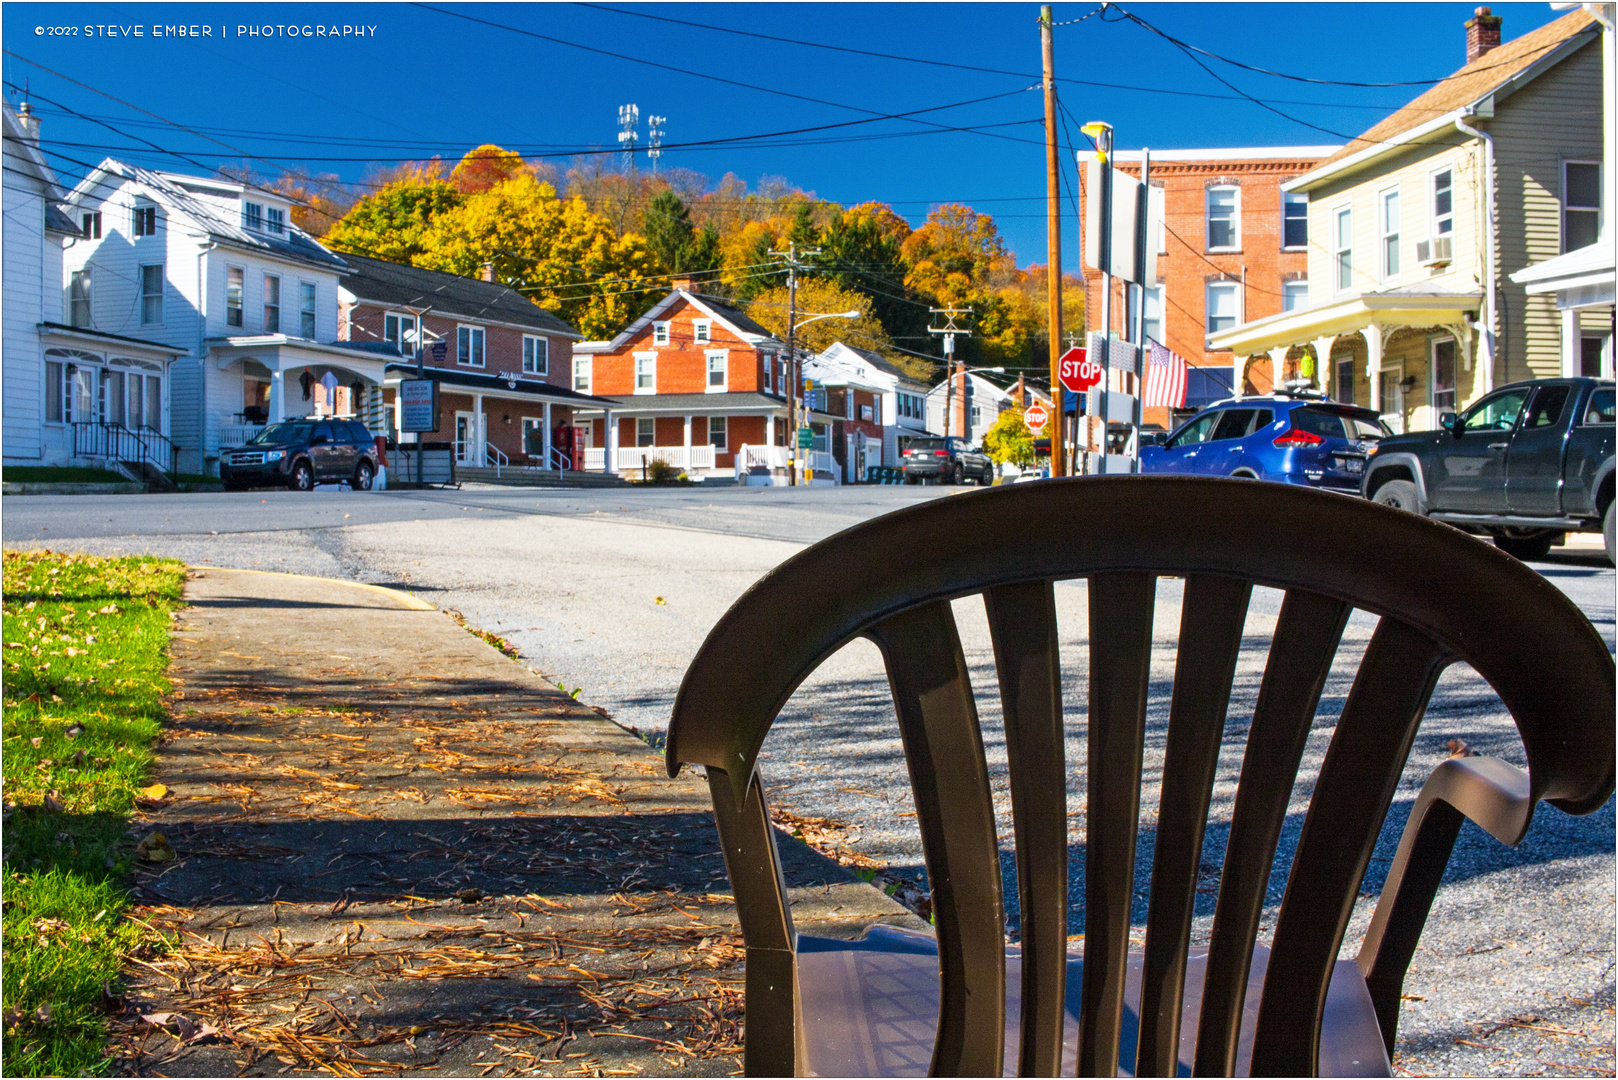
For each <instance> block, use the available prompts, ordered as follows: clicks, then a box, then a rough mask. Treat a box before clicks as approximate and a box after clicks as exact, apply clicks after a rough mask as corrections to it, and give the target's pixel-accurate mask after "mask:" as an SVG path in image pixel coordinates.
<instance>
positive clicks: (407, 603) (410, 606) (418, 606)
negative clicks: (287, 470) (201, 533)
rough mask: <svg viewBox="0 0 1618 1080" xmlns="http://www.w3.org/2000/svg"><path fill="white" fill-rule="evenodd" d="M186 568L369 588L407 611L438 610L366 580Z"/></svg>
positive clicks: (407, 595)
mask: <svg viewBox="0 0 1618 1080" xmlns="http://www.w3.org/2000/svg"><path fill="white" fill-rule="evenodd" d="M186 570H188V571H191V570H195V571H201V572H203V573H207V572H209V571H213V570H229V571H230V572H231V573H232V574H262V575H264V576H265V577H279V578H295V579H297V580H299V581H320V582H324V583H325V584H327V585H346V586H348V587H349V588H351V589H369V590H370V591H371V592H374V593H381V594H382V595H383V596H386V597H388V598H390V599H392V600H397V601H398V602H399V604H400V605H401V606H402V607H404V608H405V609H406V610H407V611H437V610H439V609H438V608H437V607H434V606H433V605H432V604H429V603H428V602H427V601H425V600H421V599H418V598H417V597H415V596H412V595H411V594H410V593H407V592H401V591H400V590H398V589H390V588H388V587H387V586H386V585H372V584H370V583H369V582H364V581H344V580H343V579H342V578H329V577H316V576H315V575H314V574H285V573H281V572H280V571H277V570H243V569H241V568H239V567H235V566H197V565H195V564H194V563H193V564H188V565H187V566H186Z"/></svg>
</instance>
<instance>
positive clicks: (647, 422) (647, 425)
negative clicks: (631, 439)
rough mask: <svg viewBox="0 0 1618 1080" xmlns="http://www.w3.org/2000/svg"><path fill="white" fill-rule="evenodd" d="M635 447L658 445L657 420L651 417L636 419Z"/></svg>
mask: <svg viewBox="0 0 1618 1080" xmlns="http://www.w3.org/2000/svg"><path fill="white" fill-rule="evenodd" d="M635 445H636V446H656V445H657V420H656V419H655V418H653V417H650V416H641V417H636V419H635Z"/></svg>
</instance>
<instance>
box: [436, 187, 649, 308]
mask: <svg viewBox="0 0 1618 1080" xmlns="http://www.w3.org/2000/svg"><path fill="white" fill-rule="evenodd" d="M422 246H423V248H424V249H425V250H424V251H423V253H422V254H421V255H419V256H417V257H416V259H415V260H414V261H415V263H416V265H418V266H425V267H428V268H430V269H434V270H447V271H449V272H450V273H455V274H463V275H467V276H472V275H475V274H477V273H478V271H479V268H480V267H482V265H483V264H484V263H493V264H494V274H495V278H496V280H499V281H503V282H505V283H506V284H508V285H510V286H512V287H513V288H516V289H520V290H522V292H523V294H524V295H525V296H527V297H528V298H529V299H530V300H532V301H533V302H534V303H536V304H538V305H540V306H541V307H543V308H545V309H546V310H548V311H553V312H555V313H556V314H558V315H560V316H561V317H562V318H564V319H566V320H568V321H569V322H571V323H572V324H573V325H574V326H576V327H578V328H579V331H580V332H581V333H582V334H584V336H585V337H587V338H604V337H610V336H611V335H612V334H614V333H616V332H617V331H618V330H620V329H621V328H622V327H623V326H624V325H625V324H627V323H628V322H630V321H631V320H632V319H634V318H635V317H636V316H637V315H639V314H640V313H641V312H642V311H644V310H645V309H646V308H647V307H648V306H649V304H650V303H651V301H652V300H653V299H655V295H653V294H654V293H656V292H660V291H661V290H660V289H658V288H657V287H656V285H655V284H654V283H653V281H654V279H655V273H656V270H657V267H656V259H655V258H654V257H653V255H652V254H651V252H650V251H649V250H648V249H647V247H646V243H645V241H644V240H643V239H642V238H641V237H640V236H639V235H637V234H635V233H626V234H625V235H623V236H619V235H617V234H616V233H615V232H614V231H613V228H612V224H611V222H609V221H608V220H607V219H606V218H604V217H602V216H601V215H600V214H595V213H592V212H591V211H590V209H589V207H587V206H586V205H585V204H584V201H583V200H582V199H559V198H557V197H556V189H555V188H553V187H551V185H550V184H548V183H542V182H540V181H539V180H536V179H535V178H534V177H533V176H531V175H528V174H527V173H523V174H520V175H518V176H514V177H512V178H511V179H509V180H505V181H502V182H500V183H498V184H496V185H494V186H493V187H491V188H490V189H489V190H488V191H485V192H482V193H480V194H477V195H472V196H469V197H468V198H467V199H466V201H465V202H464V203H463V204H462V205H461V206H459V207H458V208H456V209H455V210H452V211H450V212H448V213H445V214H442V215H440V216H439V217H438V218H437V220H436V221H435V222H434V224H433V228H432V229H431V230H430V231H429V232H428V234H427V236H426V237H425V238H424V240H423V245H422Z"/></svg>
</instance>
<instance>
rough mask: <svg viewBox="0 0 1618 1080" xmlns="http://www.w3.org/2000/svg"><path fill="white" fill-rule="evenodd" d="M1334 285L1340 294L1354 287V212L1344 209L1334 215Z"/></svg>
mask: <svg viewBox="0 0 1618 1080" xmlns="http://www.w3.org/2000/svg"><path fill="white" fill-rule="evenodd" d="M1332 253H1333V257H1332V263H1333V273H1332V284H1334V285H1335V286H1336V287H1337V291H1338V292H1347V291H1348V290H1349V289H1352V288H1353V287H1354V211H1353V208H1352V207H1347V206H1345V207H1343V208H1341V209H1340V210H1338V211H1336V212H1335V213H1334V214H1333V215H1332Z"/></svg>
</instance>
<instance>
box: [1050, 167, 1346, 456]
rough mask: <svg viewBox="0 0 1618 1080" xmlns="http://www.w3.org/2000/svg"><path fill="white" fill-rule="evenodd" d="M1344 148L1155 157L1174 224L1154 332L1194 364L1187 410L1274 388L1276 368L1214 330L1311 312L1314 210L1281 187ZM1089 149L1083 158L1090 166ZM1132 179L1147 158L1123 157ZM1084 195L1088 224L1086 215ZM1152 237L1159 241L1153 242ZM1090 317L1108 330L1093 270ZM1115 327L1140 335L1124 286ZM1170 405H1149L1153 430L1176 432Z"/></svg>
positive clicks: (1165, 236) (1161, 243)
mask: <svg viewBox="0 0 1618 1080" xmlns="http://www.w3.org/2000/svg"><path fill="white" fill-rule="evenodd" d="M1338 149H1339V147H1336V146H1275V147H1250V148H1241V149H1225V150H1153V151H1152V173H1151V183H1152V186H1154V187H1161V188H1162V189H1163V197H1164V216H1165V219H1166V220H1165V222H1164V228H1163V230H1162V232H1161V233H1160V234H1159V235H1158V236H1157V237H1155V242H1156V244H1157V250H1158V255H1157V277H1158V280H1157V283H1156V284H1155V285H1154V286H1153V287H1152V288H1150V289H1148V290H1146V334H1147V336H1148V337H1149V338H1152V339H1153V340H1155V341H1158V342H1161V343H1162V344H1164V345H1167V346H1168V347H1169V348H1170V349H1172V350H1173V351H1175V352H1177V353H1179V354H1180V355H1181V356H1183V357H1185V359H1186V363H1187V364H1188V365H1189V366H1190V368H1191V373H1190V379H1189V382H1188V386H1187V394H1186V407H1187V408H1188V409H1194V408H1197V407H1200V406H1201V405H1205V404H1207V403H1209V402H1211V401H1216V400H1218V399H1220V398H1223V397H1228V396H1229V395H1230V394H1231V393H1232V392H1233V391H1234V392H1236V393H1244V392H1245V393H1267V392H1269V391H1270V390H1271V389H1272V381H1271V375H1270V372H1269V370H1268V368H1267V366H1266V367H1256V366H1254V365H1251V364H1248V363H1246V362H1245V361H1244V362H1242V363H1240V364H1238V363H1237V359H1236V356H1235V354H1233V353H1230V352H1218V351H1214V350H1211V349H1209V348H1208V346H1207V338H1208V335H1209V334H1213V333H1216V332H1218V331H1221V330H1226V329H1231V328H1233V327H1236V326H1239V325H1241V324H1243V323H1246V322H1250V321H1252V320H1253V319H1257V318H1261V317H1263V316H1265V315H1270V314H1274V313H1277V312H1280V311H1283V310H1287V311H1290V310H1293V309H1294V308H1303V307H1307V306H1308V305H1309V204H1308V200H1307V198H1305V197H1302V196H1286V197H1283V195H1282V192H1281V184H1282V183H1283V182H1284V181H1287V180H1291V179H1293V178H1294V177H1297V176H1301V175H1303V174H1304V173H1306V172H1308V171H1309V170H1310V169H1312V168H1314V167H1315V166H1316V165H1317V164H1319V163H1320V162H1321V161H1322V160H1324V159H1325V158H1327V157H1329V156H1330V155H1331V154H1333V153H1335V152H1336V151H1337V150H1338ZM1089 156H1090V155H1089V154H1087V153H1085V154H1080V155H1079V158H1080V164H1081V165H1083V164H1084V163H1085V161H1087V160H1088V158H1089ZM1113 158H1114V165H1115V166H1116V167H1117V168H1118V169H1119V171H1121V172H1126V173H1129V174H1130V175H1132V176H1137V177H1138V176H1139V175H1140V162H1141V154H1140V152H1139V151H1127V150H1126V151H1119V152H1116V153H1115V154H1114V155H1113ZM1088 194H1089V193H1088V192H1086V191H1083V190H1081V191H1080V192H1079V198H1080V202H1081V208H1080V220H1081V221H1082V220H1084V217H1083V215H1084V210H1083V206H1082V203H1083V200H1084V198H1085V197H1086V196H1087V195H1088ZM1148 242H1152V239H1150V238H1149V240H1148ZM1084 275H1085V311H1086V312H1088V313H1090V318H1091V319H1092V320H1094V325H1093V326H1092V327H1091V328H1092V329H1094V330H1097V331H1099V330H1100V320H1101V306H1102V305H1101V274H1100V272H1099V271H1097V270H1095V269H1093V268H1091V267H1088V266H1087V267H1085V268H1084ZM1111 328H1112V330H1113V331H1114V332H1116V333H1117V334H1118V335H1119V336H1120V337H1124V338H1126V339H1133V337H1134V333H1135V314H1134V298H1133V297H1128V298H1126V296H1125V290H1124V288H1123V286H1122V285H1121V284H1117V283H1115V284H1114V291H1113V301H1112V327H1111ZM1168 412H1169V411H1168V410H1167V409H1148V410H1146V416H1145V417H1144V420H1145V422H1146V423H1148V424H1161V425H1162V426H1164V427H1171V426H1172V423H1171V418H1170V416H1169V415H1168Z"/></svg>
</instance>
